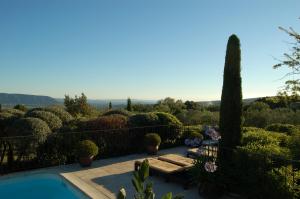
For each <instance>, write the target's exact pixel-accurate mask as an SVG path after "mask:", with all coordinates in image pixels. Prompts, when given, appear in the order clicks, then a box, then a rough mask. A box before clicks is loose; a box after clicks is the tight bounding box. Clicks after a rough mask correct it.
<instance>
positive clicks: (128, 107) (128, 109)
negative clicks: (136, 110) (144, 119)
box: [126, 98, 132, 111]
mask: <svg viewBox="0 0 300 199" xmlns="http://www.w3.org/2000/svg"><path fill="white" fill-rule="evenodd" d="M126 109H127V111H132V105H131V99H130V98H128V99H127V108H126Z"/></svg>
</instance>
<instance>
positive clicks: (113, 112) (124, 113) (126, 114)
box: [102, 109, 132, 117]
mask: <svg viewBox="0 0 300 199" xmlns="http://www.w3.org/2000/svg"><path fill="white" fill-rule="evenodd" d="M109 115H123V116H126V117H129V116H130V115H132V113H130V112H129V111H126V110H122V109H119V110H109V111H106V112H105V113H103V114H102V116H109Z"/></svg>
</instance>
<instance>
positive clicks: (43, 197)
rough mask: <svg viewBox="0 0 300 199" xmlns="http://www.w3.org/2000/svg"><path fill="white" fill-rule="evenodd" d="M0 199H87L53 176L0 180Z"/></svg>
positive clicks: (34, 175)
mask: <svg viewBox="0 0 300 199" xmlns="http://www.w3.org/2000/svg"><path fill="white" fill-rule="evenodd" d="M0 198H1V199H6V198H8V199H17V198H18V199H19V198H22V199H27V198H28V199H78V198H83V199H87V198H88V197H86V196H85V195H84V194H83V193H82V192H80V191H79V190H78V189H76V188H75V187H73V186H72V185H71V184H69V183H68V182H67V181H66V180H64V179H63V178H62V177H60V176H58V175H54V174H33V175H28V176H21V177H12V178H7V179H3V180H2V179H1V180H0Z"/></svg>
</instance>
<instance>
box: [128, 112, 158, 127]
mask: <svg viewBox="0 0 300 199" xmlns="http://www.w3.org/2000/svg"><path fill="white" fill-rule="evenodd" d="M158 121H159V118H158V116H157V115H156V114H155V113H138V114H136V115H133V116H131V117H130V118H129V125H130V126H131V127H140V126H154V125H157V124H158V123H159V122H158Z"/></svg>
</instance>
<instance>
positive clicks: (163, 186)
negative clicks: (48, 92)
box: [92, 172, 200, 199]
mask: <svg viewBox="0 0 300 199" xmlns="http://www.w3.org/2000/svg"><path fill="white" fill-rule="evenodd" d="M132 176H133V172H127V173H122V174H114V175H107V176H102V177H99V178H94V179H92V181H93V182H94V183H96V184H98V185H101V186H103V187H104V188H105V189H107V190H109V191H110V192H112V193H115V195H116V194H117V193H118V192H119V190H120V189H121V188H125V189H126V192H127V198H129V199H131V198H134V193H135V190H134V187H133V185H132V182H131V179H132ZM148 181H151V182H153V183H154V186H153V187H154V191H155V194H156V198H157V199H160V198H161V197H162V196H163V195H164V194H166V193H168V192H172V193H173V195H184V196H185V197H184V198H185V199H196V198H197V199H199V198H200V197H199V195H198V193H197V189H196V187H191V188H190V189H188V190H184V189H183V187H182V186H181V185H180V184H177V183H173V182H169V183H167V182H165V180H164V179H163V178H161V177H158V176H151V177H149V178H148Z"/></svg>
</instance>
